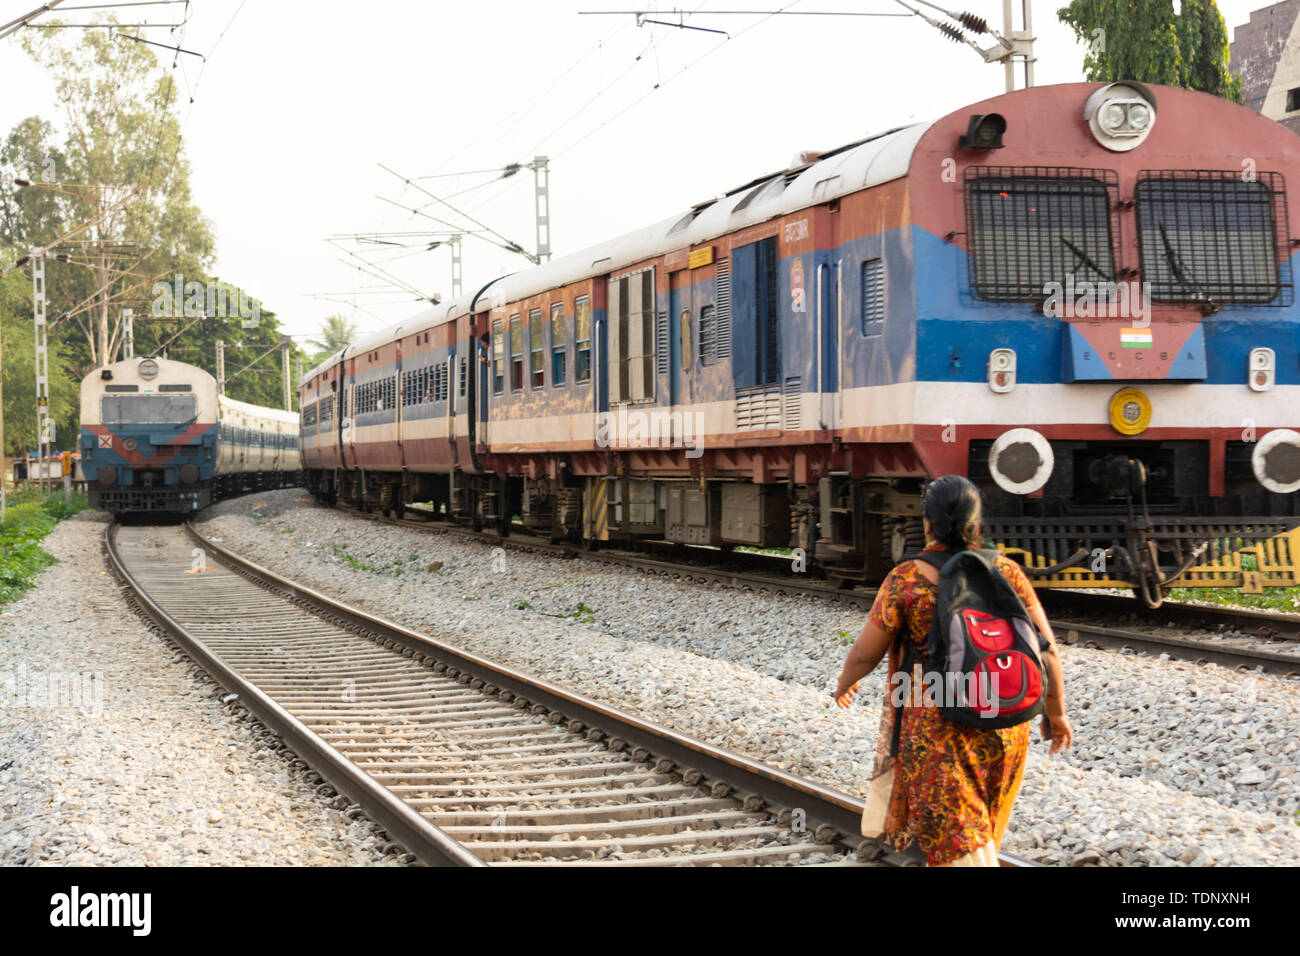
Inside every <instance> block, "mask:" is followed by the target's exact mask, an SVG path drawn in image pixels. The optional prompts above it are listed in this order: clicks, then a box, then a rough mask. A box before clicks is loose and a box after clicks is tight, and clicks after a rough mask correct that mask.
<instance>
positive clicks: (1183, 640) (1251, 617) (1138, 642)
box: [337, 508, 1300, 677]
mask: <svg viewBox="0 0 1300 956" xmlns="http://www.w3.org/2000/svg"><path fill="white" fill-rule="evenodd" d="M337 510H340V511H343V512H344V513H345V514H349V515H355V516H357V517H361V518H366V519H368V520H371V521H378V522H383V523H386V524H394V525H398V526H400V527H405V528H412V529H414V530H417V531H424V532H432V533H450V534H460V535H464V536H467V537H470V538H473V539H475V540H478V541H483V542H487V543H489V544H493V545H500V546H502V547H507V548H518V549H520V550H523V551H535V552H541V553H546V554H553V555H556V556H558V557H577V558H581V559H584V560H593V561H600V562H604V563H608V564H617V565H620V566H622V567H628V568H633V569H635V570H639V571H641V572H642V573H645V574H654V575H662V576H665V577H670V578H673V579H675V580H680V581H684V582H687V583H689V582H697V583H702V584H720V585H723V586H725V587H733V588H740V589H744V590H749V591H754V592H756V593H761V594H772V595H787V594H791V595H793V594H798V595H805V596H809V597H814V598H817V599H819V600H824V601H829V602H832V603H835V604H839V605H842V606H845V607H851V608H856V609H858V610H862V611H866V610H868V609H869V608H870V607H871V602H872V601H873V600H874V599H875V591H874V590H869V589H863V588H858V589H854V590H844V589H840V588H836V587H834V586H833V585H831V584H828V583H826V582H824V581H820V580H817V579H813V578H807V579H804V580H799V579H797V578H795V577H794V576H792V575H791V574H790V573H789V572H788V571H787V572H786V575H785V576H782V575H781V574H780V573H779V570H778V569H779V568H781V567H787V568H788V562H785V561H782V560H781V559H770V560H764V559H763V558H762V556H759V555H744V557H743V559H742V560H743V561H744V562H745V563H746V564H748V565H749V567H748V568H742V569H737V568H734V567H731V568H729V567H720V566H718V565H717V564H712V565H711V564H705V563H701V559H702V558H703V557H705V556H708V555H711V554H713V552H711V551H709V550H707V549H702V548H689V549H682V548H673V547H672V546H671V545H669V546H666V547H664V548H663V550H664V551H667V552H669V553H670V554H672V555H673V556H674V560H664V559H661V558H652V557H647V556H645V555H642V554H628V553H626V552H622V551H615V550H603V551H588V550H585V549H583V548H582V547H580V546H578V545H576V544H567V543H560V544H555V543H552V542H549V541H547V540H546V539H545V538H541V537H538V536H535V535H531V534H528V533H526V532H516V533H514V534H511V535H508V536H505V537H502V536H500V535H498V534H495V533H492V532H487V531H474V530H472V529H470V528H467V527H463V526H460V525H456V524H447V523H443V522H431V521H428V520H414V519H411V518H391V517H385V516H383V515H376V514H371V513H367V512H361V511H356V510H354V509H351V508H338V509H337ZM410 510H414V509H408V511H410ZM684 554H685V555H689V556H690V560H688V561H683V560H681V558H682V556H683V555H684ZM739 557H740V556H738V555H737V556H730V557H729V560H732V561H735V560H736V559H737V558H739ZM1040 593H1042V595H1043V603H1044V606H1045V607H1046V608H1047V610H1048V613H1049V615H1051V620H1052V628H1053V630H1055V631H1056V633H1057V634H1058V636H1060V637H1061V639H1062V640H1064V641H1065V642H1066V643H1067V644H1071V645H1078V646H1082V647H1098V648H1106V649H1112V650H1121V651H1123V650H1128V651H1133V652H1135V653H1144V654H1151V655H1161V654H1166V655H1168V656H1169V657H1170V658H1173V659H1177V660H1185V661H1192V662H1194V663H1199V664H1216V665H1219V666H1221V667H1229V668H1233V669H1236V670H1243V671H1260V672H1263V673H1269V674H1279V675H1282V676H1284V677H1300V615H1296V614H1273V613H1269V612H1265V611H1256V610H1252V609H1249V608H1231V607H1215V606H1207V605H1199V604H1179V603H1175V602H1165V603H1164V604H1163V605H1162V606H1161V608H1160V609H1159V610H1156V611H1151V610H1148V609H1146V608H1145V607H1141V606H1140V605H1139V603H1138V602H1137V601H1136V600H1134V599H1131V598H1124V597H1119V596H1117V595H1111V594H1084V593H1080V592H1068V591H1045V592H1040ZM1063 613H1064V614H1068V615H1069V616H1068V617H1064V616H1062V614H1063ZM1108 616H1109V617H1122V618H1131V617H1135V616H1136V617H1138V618H1139V619H1140V621H1141V623H1142V625H1143V627H1145V628H1147V629H1138V628H1135V627H1132V626H1128V625H1127V624H1115V623H1112V622H1110V621H1109V620H1107V621H1105V623H1101V622H1099V621H1098V620H1097V618H1099V617H1101V618H1103V619H1105V618H1106V617H1108ZM1171 627H1173V628H1185V629H1188V630H1191V631H1194V632H1201V631H1204V632H1209V634H1210V636H1207V637H1205V638H1201V637H1198V636H1191V635H1183V634H1167V633H1158V632H1156V631H1159V630H1167V629H1169V628H1171ZM1152 628H1154V629H1156V630H1155V631H1153V630H1152ZM1224 632H1228V633H1231V634H1234V635H1244V636H1236V637H1233V638H1230V639H1224V638H1222V637H1220V636H1219V635H1220V634H1222V633H1224Z"/></svg>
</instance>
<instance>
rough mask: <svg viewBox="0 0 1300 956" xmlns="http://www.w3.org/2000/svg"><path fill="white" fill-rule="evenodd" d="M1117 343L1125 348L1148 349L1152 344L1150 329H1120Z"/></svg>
mask: <svg viewBox="0 0 1300 956" xmlns="http://www.w3.org/2000/svg"><path fill="white" fill-rule="evenodd" d="M1119 343H1120V345H1122V346H1124V348H1126V349H1149V348H1151V344H1152V341H1151V330H1150V329H1120V330H1119Z"/></svg>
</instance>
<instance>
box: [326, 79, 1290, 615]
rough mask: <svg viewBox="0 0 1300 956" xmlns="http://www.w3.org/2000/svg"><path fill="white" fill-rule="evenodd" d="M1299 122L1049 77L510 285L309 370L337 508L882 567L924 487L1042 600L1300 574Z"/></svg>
mask: <svg viewBox="0 0 1300 956" xmlns="http://www.w3.org/2000/svg"><path fill="white" fill-rule="evenodd" d="M1297 173H1300V148H1297V141H1296V139H1295V136H1294V134H1293V133H1291V132H1289V131H1288V130H1286V129H1284V128H1282V127H1281V126H1279V125H1277V124H1276V123H1274V122H1273V121H1271V120H1268V119H1264V118H1262V117H1260V116H1258V115H1256V114H1254V113H1252V112H1251V111H1250V110H1247V109H1245V108H1243V107H1241V106H1237V105H1234V104H1232V103H1229V102H1226V101H1224V100H1222V99H1218V98H1215V97H1212V96H1209V95H1206V94H1202V93H1196V92H1190V91H1186V90H1181V89H1172V88H1164V87H1145V86H1142V85H1140V84H1111V85H1100V84H1092V83H1079V84H1066V85H1061V86H1052V87H1039V88H1034V89H1028V90H1023V91H1019V92H1015V93H1008V94H1005V95H1002V96H997V97H994V98H992V99H989V100H986V101H984V102H981V103H977V104H975V105H973V106H970V107H968V108H966V109H963V110H960V111H958V112H955V113H952V114H950V115H948V116H945V117H943V118H941V119H939V120H937V121H934V122H931V123H921V124H917V125H913V126H907V127H903V128H900V129H895V130H891V131H889V132H887V133H883V134H881V135H878V136H873V137H870V138H868V139H865V140H862V141H860V142H856V143H851V144H848V145H847V146H844V147H841V148H839V149H836V150H832V151H829V152H825V153H821V154H808V153H805V154H801V155H800V157H799V158H798V160H797V162H796V163H795V164H793V165H792V166H791V167H790V168H788V169H784V170H779V171H777V172H774V173H772V174H770V175H767V176H762V177H760V178H758V179H755V180H753V181H752V182H749V183H746V184H745V185H743V186H741V187H739V188H737V189H734V190H732V191H730V192H729V193H727V194H726V195H725V196H723V197H721V198H719V199H716V200H710V201H708V202H703V203H700V204H698V205H696V206H694V207H692V208H690V209H687V210H683V211H682V212H680V213H678V214H675V215H673V216H672V217H670V218H668V219H665V220H664V221H662V222H660V223H657V224H655V225H653V226H650V227H648V228H646V229H643V230H641V231H639V232H637V233H633V234H631V235H628V236H624V237H622V238H619V239H616V240H613V241H611V242H609V243H606V244H602V245H599V246H596V247H594V248H592V249H588V250H585V251H583V252H579V253H576V254H573V255H570V256H566V257H564V258H562V259H557V260H554V261H552V262H549V263H546V264H544V265H542V266H539V267H537V268H533V269H530V270H528V271H526V272H522V273H518V274H515V275H511V276H506V277H504V278H501V279H498V280H495V281H493V282H491V283H489V284H488V285H487V286H485V287H483V288H482V289H479V290H478V291H476V292H475V293H474V294H472V295H468V296H465V297H462V298H460V299H459V300H458V301H456V302H453V303H451V304H449V305H441V306H438V307H436V308H434V309H432V310H430V311H427V312H425V313H423V314H421V315H418V316H415V317H413V318H412V319H411V320H410V321H408V322H405V323H402V324H401V326H400V327H398V328H396V329H393V330H390V331H387V332H384V333H381V334H378V335H375V336H372V337H370V338H369V339H367V340H364V341H361V342H359V343H358V344H356V345H354V346H352V347H350V348H348V349H346V350H344V351H342V352H340V353H339V354H337V355H334V356H332V357H331V358H330V359H328V360H327V361H326V362H324V363H322V364H321V365H320V366H319V367H317V368H316V369H314V370H312V372H311V373H310V374H309V375H307V376H306V377H305V379H304V380H303V382H302V383H301V386H300V387H301V393H300V398H301V408H302V409H303V418H302V453H303V468H304V474H305V478H306V481H307V484H308V486H309V488H310V489H311V490H312V491H313V493H315V494H316V495H318V496H319V497H322V498H324V499H329V500H333V499H342V500H345V501H350V502H352V503H355V504H356V505H358V506H361V507H374V508H381V509H384V510H386V511H387V510H392V509H395V510H397V511H398V512H399V513H400V512H401V510H402V509H403V507H404V505H405V504H406V503H409V502H414V501H433V502H435V503H436V504H437V505H438V510H439V511H445V512H446V513H448V514H449V515H452V516H460V517H462V518H465V519H470V520H474V521H475V522H478V523H488V524H496V525H497V526H499V527H500V528H502V529H503V530H506V529H508V527H509V524H510V521H511V519H512V518H513V517H514V516H520V517H522V520H523V522H524V523H525V524H526V525H527V526H529V527H532V528H536V529H541V530H543V531H547V532H549V533H550V534H552V535H553V536H555V537H557V538H559V537H570V538H577V539H581V540H584V541H587V542H591V543H595V542H599V541H608V540H614V539H619V538H627V537H635V536H650V537H656V538H667V539H668V540H671V541H679V542H692V543H699V544H707V545H720V546H727V545H734V544H745V545H759V546H781V547H794V548H802V549H804V551H805V553H806V554H807V555H808V557H809V559H810V560H815V561H816V562H817V563H819V564H820V565H822V566H823V567H824V568H825V569H826V570H827V571H828V573H830V574H831V575H833V576H835V577H837V578H839V579H842V580H844V581H868V582H869V581H873V580H878V579H879V578H880V577H882V576H883V574H884V573H885V572H886V571H887V570H888V568H889V566H890V564H891V563H892V562H893V561H896V560H897V559H898V558H899V557H901V556H902V554H903V553H905V552H906V551H908V549H910V548H914V547H915V546H917V545H918V544H919V543H920V519H919V514H920V498H921V494H922V491H923V489H924V486H925V483H926V481H927V480H928V479H930V478H933V477H934V476H937V475H941V474H947V473H956V474H962V475H967V476H968V477H970V478H971V479H972V480H973V481H975V482H976V483H977V484H978V485H979V486H980V488H981V489H982V490H983V493H984V495H985V498H986V517H987V526H986V534H987V536H988V537H989V538H990V540H992V541H993V542H996V543H997V544H998V545H999V546H1000V547H1002V548H1003V549H1004V550H1006V551H1007V552H1009V553H1010V554H1011V555H1013V556H1014V557H1015V558H1017V559H1018V560H1020V561H1021V562H1022V563H1023V564H1024V565H1025V567H1026V568H1027V570H1028V571H1029V572H1030V574H1031V575H1032V576H1033V578H1034V579H1035V581H1036V583H1037V584H1039V585H1040V586H1049V587H1051V586H1057V587H1087V586H1127V587H1132V588H1134V589H1135V590H1136V591H1137V592H1138V593H1139V594H1140V595H1141V596H1142V597H1143V598H1144V599H1145V600H1146V601H1147V603H1149V604H1157V603H1159V601H1160V599H1161V596H1162V594H1163V593H1164V591H1165V590H1167V589H1168V587H1170V586H1171V585H1173V584H1174V583H1175V582H1177V583H1180V584H1189V583H1194V584H1199V585H1220V586H1234V587H1237V586H1243V585H1245V586H1273V585H1284V584H1295V583H1297V579H1296V574H1297V570H1298V568H1297V563H1298V562H1300V529H1298V526H1300V497H1298V496H1297V494H1296V492H1297V491H1298V490H1300V434H1297V432H1296V431H1295V430H1293V428H1294V426H1295V425H1296V423H1297V419H1298V418H1300V364H1298V360H1297V355H1298V348H1297V346H1298V344H1300V310H1298V309H1297V307H1296V305H1295V302H1294V279H1293V270H1294V259H1295V254H1296V242H1295V240H1293V239H1292V238H1291V237H1292V236H1293V235H1296V234H1297V233H1298V232H1300V230H1297V229H1296V228H1295V226H1296V223H1295V222H1294V221H1293V219H1292V214H1291V213H1290V211H1289V209H1288V205H1287V201H1286V182H1287V179H1288V177H1289V178H1291V180H1292V181H1295V180H1296V178H1297V177H1296V175H1295V174H1297Z"/></svg>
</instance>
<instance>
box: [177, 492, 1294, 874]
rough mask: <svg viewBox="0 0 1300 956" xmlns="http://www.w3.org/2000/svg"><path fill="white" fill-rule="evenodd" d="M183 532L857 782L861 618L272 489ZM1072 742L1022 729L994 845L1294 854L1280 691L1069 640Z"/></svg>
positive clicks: (651, 710)
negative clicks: (1012, 797)
mask: <svg viewBox="0 0 1300 956" xmlns="http://www.w3.org/2000/svg"><path fill="white" fill-rule="evenodd" d="M200 529H201V530H202V531H203V532H204V533H205V534H208V535H211V536H213V537H214V538H216V539H219V540H220V541H221V542H222V543H224V544H225V545H226V546H227V547H230V548H232V549H234V550H235V551H237V552H238V553H240V554H242V555H244V556H246V557H248V558H250V559H252V560H254V561H257V562H258V563H261V564H263V565H265V566H266V567H268V568H270V569H271V570H274V571H276V572H277V573H280V574H283V575H285V576H287V577H289V578H292V579H294V580H297V581H300V582H302V583H304V584H307V585H309V586H311V587H315V588H317V589H319V590H321V591H323V592H324V593H327V594H330V595H333V596H337V597H339V598H341V599H342V600H344V601H347V602H348V603H351V604H354V605H356V606H357V607H360V608H362V609H365V610H368V611H370V612H372V613H375V614H378V615H380V616H383V617H386V618H388V619H389V620H393V621H395V622H397V623H400V624H403V625H405V626H407V627H410V628H412V629H415V630H418V631H421V632H424V633H428V634H430V635H432V636H435V637H439V638H441V639H444V640H447V641H448V642H450V643H454V644H456V645H457V646H459V647H462V648H464V649H465V650H467V651H470V652H472V653H476V654H481V655H483V656H485V657H488V658H490V659H492V660H495V661H498V662H500V663H502V664H505V665H509V666H511V667H515V668H518V669H520V670H522V671H524V672H526V673H529V674H534V675H536V676H539V677H543V678H545V679H547V680H551V681H554V682H556V683H558V684H560V685H562V686H565V687H567V688H570V689H572V690H574V691H576V692H578V693H581V694H585V695H587V696H590V697H593V698H595V699H597V700H600V701H605V702H607V703H610V704H613V705H616V706H618V707H620V708H623V709H626V710H629V711H631V712H634V713H637V714H640V715H643V716H644V717H646V718H648V719H651V720H654V721H656V722H659V723H662V724H664V725H665V726H668V727H671V728H673V729H676V730H679V731H682V732H685V733H689V734H692V735H694V736H697V737H700V738H701V739H703V740H706V741H708V742H710V743H715V744H719V745H722V746H725V747H729V748H731V749H733V750H736V751H739V752H740V753H744V754H747V755H749V756H751V757H754V758H757V759H760V760H764V761H766V762H768V763H770V764H772V765H774V766H777V767H780V768H782V769H784V770H787V771H790V772H792V773H795V774H798V775H801V776H805V777H808V778H811V779H814V780H818V781H821V782H823V783H826V784H829V785H831V786H834V787H836V788H838V789H841V790H844V791H846V792H850V793H857V794H862V793H864V792H865V788H866V786H867V782H868V776H869V773H870V769H871V761H872V756H873V754H874V752H875V738H876V731H877V724H878V721H879V713H880V705H881V701H882V699H883V694H884V679H883V669H878V670H877V673H876V674H873V675H872V676H871V677H870V678H868V679H867V680H865V681H864V682H863V691H862V693H861V694H860V695H859V697H858V702H857V704H856V705H855V706H854V707H853V708H852V709H851V710H849V711H840V710H839V709H838V708H836V707H835V706H834V705H833V703H832V701H831V700H830V696H829V693H830V689H831V688H832V687H833V685H834V681H835V678H836V676H837V675H838V673H839V668H840V665H841V664H842V662H843V658H844V654H845V652H846V650H847V647H848V644H850V643H851V642H852V640H853V638H854V637H856V635H857V633H858V630H859V629H860V627H861V625H862V619H863V614H862V613H861V612H859V611H854V610H845V609H843V608H835V607H833V606H829V605H826V604H824V603H821V602H818V601H816V600H815V599H811V598H804V597H776V596H766V595H756V594H752V593H746V592H741V591H736V590H732V589H729V588H724V587H721V586H703V585H698V584H683V583H679V582H674V581H671V580H667V579H664V578H662V577H648V576H646V575H643V574H641V573H639V572H636V571H633V570H629V569H624V568H618V567H614V566H610V565H602V564H599V563H595V562H588V561H581V560H566V559H561V558H556V557H552V556H549V555H543V554H536V553H524V552H519V551H515V550H502V549H499V548H497V549H494V548H492V547H490V546H489V545H487V544H484V543H481V542H478V541H475V540H472V539H469V538H466V537H465V536H463V535H458V534H427V533H423V532H420V531H418V530H412V529H405V528H400V527H395V526H392V525H386V524H380V523H375V522H370V521H366V520H365V519H362V518H358V517H355V516H350V515H347V514H344V513H341V512H337V511H331V510H328V509H325V508H322V507H320V506H318V505H316V504H315V503H314V502H312V500H311V499H310V498H309V497H308V496H307V495H306V494H305V493H304V492H302V491H301V490H296V489H286V490H282V491H275V492H266V493H262V494H258V495H250V496H245V497H244V498H240V499H235V500H232V501H228V502H224V503H222V504H220V505H217V506H215V507H214V508H212V509H209V510H208V511H207V512H205V514H204V516H203V518H202V520H201V521H200ZM1062 657H1063V660H1064V666H1065V672H1066V681H1067V694H1068V700H1069V704H1070V706H1069V713H1070V717H1071V720H1072V722H1073V725H1074V729H1075V741H1076V743H1075V748H1074V750H1072V751H1071V752H1069V753H1067V754H1065V755H1061V756H1057V757H1049V756H1048V755H1047V745H1046V743H1044V742H1041V741H1039V740H1038V738H1037V732H1036V731H1035V741H1036V742H1035V745H1034V746H1033V748H1032V750H1031V754H1030V757H1029V764H1028V767H1027V769H1026V774H1025V783H1024V786H1023V789H1022V791H1021V795H1020V798H1019V800H1018V801H1017V804H1016V809H1015V812H1014V814H1013V816H1012V821H1011V828H1010V831H1009V833H1008V836H1007V839H1006V842H1005V844H1004V847H1003V848H1004V849H1005V850H1008V851H1010V852H1013V853H1019V854H1022V855H1024V856H1027V857H1029V858H1031V859H1035V860H1038V861H1041V862H1044V863H1049V864H1065V865H1070V864H1074V865H1087V864H1094V863H1101V864H1106V865H1132V864H1147V865H1171V864H1187V865H1209V864H1229V865H1231V864H1267V865H1277V864H1283V865H1294V864H1296V863H1300V827H1297V825H1296V813H1297V810H1298V809H1300V774H1297V765H1298V764H1300V755H1298V754H1297V743H1296V733H1295V729H1296V727H1297V710H1298V709H1300V684H1297V682H1295V681H1287V680H1285V679H1282V678H1277V677H1272V676H1267V675H1243V674H1239V673H1235V672H1230V671H1225V670H1221V669H1219V668H1217V667H1213V666H1198V665H1195V664H1190V663H1183V662H1178V661H1169V660H1160V659H1156V658H1148V657H1140V656H1137V655H1132V654H1121V653H1115V652H1108V651H1096V650H1090V649H1082V648H1072V647H1067V648H1063V650H1062Z"/></svg>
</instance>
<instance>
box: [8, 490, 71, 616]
mask: <svg viewBox="0 0 1300 956" xmlns="http://www.w3.org/2000/svg"><path fill="white" fill-rule="evenodd" d="M86 506H87V504H86V496H85V495H83V494H74V495H73V496H72V504H70V505H69V504H65V503H64V501H63V495H62V493H58V494H57V495H56V496H55V497H52V498H50V499H48V500H47V499H44V498H42V497H41V495H40V493H39V492H24V493H21V494H16V495H9V496H8V498H7V507H6V509H5V518H4V521H3V522H0V606H3V605H5V604H7V603H9V602H10V601H12V600H14V599H15V598H17V597H18V596H19V595H21V594H22V593H23V592H24V591H26V590H27V589H28V588H29V587H31V586H32V583H33V580H34V579H35V577H36V575H37V574H38V573H40V571H41V570H42V569H44V568H48V567H49V566H50V565H51V564H53V563H54V562H55V558H54V557H53V556H52V555H50V554H49V553H48V552H46V551H45V549H43V548H42V547H41V539H42V538H44V537H45V536H46V535H47V534H49V533H50V532H51V531H53V530H54V526H55V525H56V524H58V523H59V522H60V521H62V520H63V519H64V518H67V517H70V516H72V515H74V514H76V513H77V512H78V511H81V510H82V509H84V508H85V507H86Z"/></svg>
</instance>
